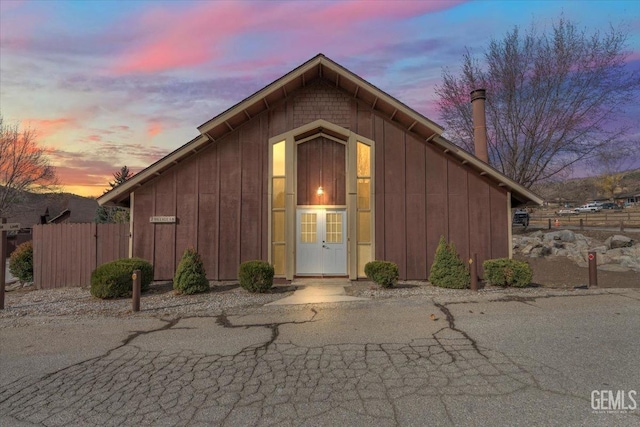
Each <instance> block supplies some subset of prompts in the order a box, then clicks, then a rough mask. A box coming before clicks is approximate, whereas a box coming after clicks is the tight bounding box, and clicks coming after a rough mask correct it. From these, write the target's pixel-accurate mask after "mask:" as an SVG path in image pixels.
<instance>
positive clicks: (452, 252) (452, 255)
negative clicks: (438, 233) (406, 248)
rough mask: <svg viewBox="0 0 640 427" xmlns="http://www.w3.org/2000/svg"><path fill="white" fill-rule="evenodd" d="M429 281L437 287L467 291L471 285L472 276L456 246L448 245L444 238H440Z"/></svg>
mask: <svg viewBox="0 0 640 427" xmlns="http://www.w3.org/2000/svg"><path fill="white" fill-rule="evenodd" d="M429 281H430V282H431V284H433V285H435V286H440V287H441V288H452V289H465V288H468V287H469V285H470V283H471V274H469V270H468V269H467V266H466V265H465V264H464V262H462V260H461V259H460V256H459V255H458V252H457V251H456V247H455V245H454V244H453V243H451V244H447V241H446V240H445V239H444V236H442V237H440V242H439V243H438V248H437V249H436V256H435V258H434V260H433V264H432V265H431V273H430V274H429Z"/></svg>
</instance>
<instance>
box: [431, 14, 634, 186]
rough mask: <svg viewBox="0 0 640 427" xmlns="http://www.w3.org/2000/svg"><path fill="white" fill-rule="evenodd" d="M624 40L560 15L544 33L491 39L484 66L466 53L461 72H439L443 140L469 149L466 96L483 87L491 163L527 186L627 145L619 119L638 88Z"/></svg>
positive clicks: (620, 35) (615, 33)
mask: <svg viewBox="0 0 640 427" xmlns="http://www.w3.org/2000/svg"><path fill="white" fill-rule="evenodd" d="M626 42H627V33H625V32H624V31H621V30H619V29H617V28H614V27H611V29H610V30H609V31H608V32H606V33H600V32H594V33H591V34H588V33H587V32H585V31H584V30H579V29H578V28H577V27H576V25H575V24H573V23H572V22H570V21H567V20H565V19H563V18H561V19H560V20H559V21H558V22H557V23H555V24H554V25H553V26H552V28H551V30H550V31H548V32H545V33H541V32H540V31H539V30H538V28H537V27H536V25H535V24H532V25H531V27H530V29H529V30H528V31H526V32H525V33H524V34H523V33H522V32H521V31H520V29H519V28H518V27H517V26H516V27H514V29H513V30H512V31H511V32H508V33H507V34H506V35H505V36H504V38H502V39H500V40H496V39H494V40H492V41H491V42H490V44H489V47H488V49H487V50H486V51H485V52H484V61H483V63H481V62H480V61H479V60H478V59H476V58H475V57H474V56H473V55H472V54H471V53H470V52H469V51H467V53H466V54H465V55H464V58H463V65H462V71H461V73H460V74H459V75H456V74H453V73H451V72H450V71H448V70H443V83H442V85H440V86H438V87H437V88H436V92H437V94H438V95H439V97H440V100H439V102H438V106H439V110H440V113H441V117H442V119H443V121H444V123H445V124H446V126H447V128H448V129H447V136H448V137H449V138H450V139H451V140H452V141H453V142H454V143H456V144H458V145H459V146H461V147H463V148H465V149H466V150H468V151H470V152H473V123H472V117H471V106H470V103H469V93H470V92H471V91H472V90H474V89H478V88H484V89H486V90H487V103H486V111H487V134H488V135H487V142H488V145H489V162H490V163H491V165H492V166H494V167H495V168H496V169H498V170H500V171H501V172H502V173H504V174H505V175H507V176H508V177H510V178H512V179H513V180H515V181H516V182H519V183H520V184H522V185H524V186H526V187H531V186H532V185H533V184H535V183H536V182H540V181H544V180H548V179H550V178H553V177H559V176H561V175H562V174H563V173H566V172H567V171H568V170H570V168H571V166H572V165H574V164H576V163H577V162H582V161H585V160H588V159H589V158H593V157H595V156H597V155H598V154H599V153H602V152H605V151H607V150H609V151H615V150H620V149H622V148H626V147H627V146H628V144H629V140H627V139H624V137H623V136H624V134H625V133H626V132H627V131H628V128H627V127H625V126H623V125H620V123H623V121H621V120H620V118H621V117H624V113H625V110H626V107H627V106H628V105H630V104H632V103H634V102H636V103H637V99H638V93H639V91H640V74H639V73H638V72H637V71H632V70H630V69H629V68H628V67H627V66H626V64H625V59H626V58H627V56H628V54H627V53H626V52H625V46H626ZM636 143H637V142H636Z"/></svg>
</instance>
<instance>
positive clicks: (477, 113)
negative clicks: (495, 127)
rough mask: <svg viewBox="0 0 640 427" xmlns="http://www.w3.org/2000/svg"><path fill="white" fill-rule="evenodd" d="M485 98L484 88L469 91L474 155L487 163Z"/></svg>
mask: <svg viewBox="0 0 640 427" xmlns="http://www.w3.org/2000/svg"><path fill="white" fill-rule="evenodd" d="M485 99H487V94H486V90H484V89H476V90H474V91H472V92H471V108H472V111H473V146H474V147H475V151H476V157H477V158H479V159H480V160H482V161H483V162H485V163H489V150H488V148H487V117H486V115H485V111H484V101H485Z"/></svg>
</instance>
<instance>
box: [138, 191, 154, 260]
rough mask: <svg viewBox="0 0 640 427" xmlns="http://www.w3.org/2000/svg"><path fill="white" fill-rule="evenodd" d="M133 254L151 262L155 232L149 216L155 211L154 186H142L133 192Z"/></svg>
mask: <svg viewBox="0 0 640 427" xmlns="http://www.w3.org/2000/svg"><path fill="white" fill-rule="evenodd" d="M134 204H135V208H134V209H133V254H134V255H135V256H136V257H139V258H142V259H146V260H147V261H149V262H150V263H152V264H153V250H154V249H153V248H154V243H155V240H154V239H155V233H154V229H153V225H152V224H150V223H149V218H150V217H151V216H153V215H154V213H155V187H152V186H144V187H141V188H140V189H137V190H136V191H135V193H134Z"/></svg>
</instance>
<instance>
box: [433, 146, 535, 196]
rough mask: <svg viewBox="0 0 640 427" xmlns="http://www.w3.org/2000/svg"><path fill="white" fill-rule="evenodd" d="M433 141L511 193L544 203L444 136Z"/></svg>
mask: <svg viewBox="0 0 640 427" xmlns="http://www.w3.org/2000/svg"><path fill="white" fill-rule="evenodd" d="M433 142H434V143H436V144H438V145H439V146H440V147H442V148H443V149H444V152H445V153H447V154H450V155H454V156H456V157H458V158H459V159H460V161H461V162H462V163H463V164H464V165H465V166H471V167H473V168H474V169H476V170H478V171H480V174H481V175H482V176H484V177H487V178H490V179H491V180H493V181H496V182H498V185H500V186H502V187H506V188H507V189H509V190H510V191H511V192H512V193H516V194H517V195H518V196H521V197H523V198H525V199H528V200H531V201H532V202H534V203H537V204H538V205H542V204H543V203H544V200H543V199H542V198H540V197H539V196H537V195H536V194H534V193H533V192H531V191H530V190H528V189H526V188H525V187H523V186H522V185H520V184H518V183H517V182H515V181H514V180H512V179H511V178H508V177H506V176H504V175H503V174H501V173H500V172H498V171H497V170H496V169H494V168H492V167H491V166H489V165H488V164H486V163H485V162H483V161H482V160H480V159H478V158H477V157H475V156H473V155H471V154H469V153H467V152H466V151H465V150H463V149H462V148H460V147H458V146H456V145H455V144H453V143H452V142H450V141H448V140H446V139H445V138H444V137H442V136H437V137H436V138H434V139H433Z"/></svg>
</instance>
